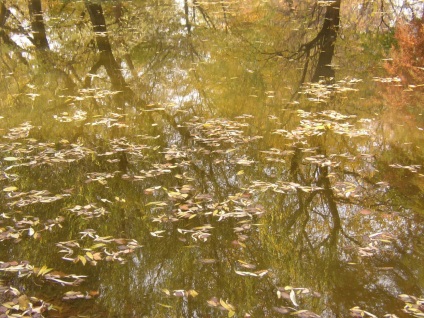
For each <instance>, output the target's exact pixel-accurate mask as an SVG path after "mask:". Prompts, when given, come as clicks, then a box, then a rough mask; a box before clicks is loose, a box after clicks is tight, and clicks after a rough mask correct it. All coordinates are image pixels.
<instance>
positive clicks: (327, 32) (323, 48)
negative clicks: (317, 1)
mask: <svg viewBox="0 0 424 318" xmlns="http://www.w3.org/2000/svg"><path fill="white" fill-rule="evenodd" d="M340 5H341V0H336V1H334V2H333V3H332V4H331V5H329V6H327V8H326V11H325V16H324V22H323V24H322V27H321V30H320V31H319V32H318V34H317V35H316V37H315V38H313V39H312V40H311V41H309V42H308V43H305V44H303V45H302V46H301V47H300V50H299V53H301V54H302V55H304V56H305V57H306V62H305V66H304V70H303V74H302V81H301V83H303V82H304V81H305V77H306V71H307V68H308V64H309V59H310V57H312V56H314V54H313V53H311V52H314V51H318V62H317V66H316V68H315V71H314V73H313V75H312V82H317V81H319V80H320V78H327V79H328V78H334V76H335V72H334V69H333V68H332V67H331V62H332V59H333V56H334V45H335V43H336V40H337V32H338V30H339V25H340Z"/></svg>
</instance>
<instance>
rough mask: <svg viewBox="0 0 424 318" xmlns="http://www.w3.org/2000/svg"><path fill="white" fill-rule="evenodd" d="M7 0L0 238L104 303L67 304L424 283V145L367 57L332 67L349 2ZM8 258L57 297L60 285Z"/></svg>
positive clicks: (353, 298)
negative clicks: (372, 102)
mask: <svg viewBox="0 0 424 318" xmlns="http://www.w3.org/2000/svg"><path fill="white" fill-rule="evenodd" d="M1 4H2V6H1V13H0V17H1V19H0V22H1V27H2V29H1V39H2V41H3V43H4V44H5V45H4V46H3V47H4V49H3V47H2V64H1V72H2V75H4V78H6V79H7V81H6V82H2V83H1V84H0V85H1V86H0V88H1V91H2V92H3V93H4V96H6V97H5V100H3V101H2V102H1V105H0V106H1V109H2V111H3V112H4V113H2V116H3V115H4V117H7V120H3V119H2V121H1V122H0V123H1V125H2V126H1V128H2V129H3V132H4V138H3V141H2V143H1V144H0V150H1V154H2V171H1V176H0V181H1V182H2V183H3V188H2V189H3V191H2V196H1V197H0V200H1V203H2V206H3V207H4V213H3V214H2V215H1V218H0V225H1V231H0V234H1V236H0V237H1V238H2V240H3V241H2V242H1V243H2V245H1V246H0V249H1V251H2V255H4V256H3V257H5V258H8V259H7V260H6V259H5V261H13V260H15V259H16V260H19V261H21V260H24V259H28V260H29V261H30V262H31V264H34V266H36V267H38V268H40V267H42V266H44V265H46V266H47V267H49V268H55V269H57V270H60V271H63V272H66V273H76V274H84V275H87V276H88V277H87V278H85V280H84V282H82V284H81V285H80V286H71V287H72V288H73V289H78V290H81V291H82V293H83V294H84V293H88V294H90V292H91V294H96V293H97V291H98V292H99V296H98V298H96V299H95V300H93V299H90V300H88V299H84V301H85V300H87V301H90V304H94V303H95V304H96V306H92V308H87V307H88V306H87V307H84V306H81V307H79V306H80V305H81V304H78V303H76V304H75V308H72V309H73V310H74V311H76V312H78V313H79V314H81V315H83V314H87V315H92V316H96V315H97V316H102V317H113V316H119V317H142V316H149V317H165V316H169V317H206V316H210V317H221V316H222V315H226V316H228V315H230V316H231V315H232V313H233V310H232V309H231V308H232V306H234V307H235V313H236V315H237V316H240V317H243V316H246V317H248V316H249V315H250V316H254V317H263V316H264V317H275V316H276V315H279V314H280V313H281V312H284V310H287V313H288V314H290V313H293V312H295V311H296V310H295V309H294V308H295V307H296V308H297V309H299V310H307V311H308V315H309V316H311V317H315V316H316V315H317V314H319V315H321V316H323V317H336V316H346V315H348V313H349V309H350V308H352V307H354V306H361V307H364V308H366V309H367V310H368V311H369V312H372V313H375V314H376V315H379V316H382V315H384V314H386V313H396V314H398V315H399V316H401V315H402V312H401V311H400V309H401V308H402V306H403V303H402V302H397V301H396V296H397V295H398V294H401V293H410V294H413V295H419V294H420V286H422V277H423V275H422V268H421V267H420V266H418V265H417V264H420V263H421V262H422V259H423V251H422V239H421V237H422V234H423V225H422V222H421V221H422V216H420V213H421V212H420V209H421V205H418V204H411V201H412V200H411V198H412V197H414V198H418V199H419V198H422V192H423V191H422V187H420V185H421V184H422V183H421V182H420V181H419V180H421V179H420V176H419V173H420V172H421V170H419V168H417V167H415V168H414V167H411V166H412V165H414V164H415V165H416V163H417V162H419V161H420V160H421V156H420V155H419V153H417V151H410V152H403V151H402V152H400V151H397V150H398V148H395V145H396V143H397V142H399V140H401V137H400V136H393V137H392V141H393V142H392V141H391V140H386V139H385V138H386V136H387V135H385V134H384V133H380V131H379V129H380V127H381V126H379V124H380V121H379V120H378V119H373V118H366V116H370V114H372V111H371V110H368V109H366V110H364V111H363V112H361V110H358V109H355V108H358V107H357V105H358V103H359V102H358V101H362V100H363V98H365V97H368V96H369V95H370V94H371V93H370V91H371V90H372V89H373V88H374V86H373V85H372V84H370V83H371V82H369V81H367V78H366V77H365V76H364V84H358V81H354V80H352V79H343V80H336V79H335V77H336V76H335V75H336V74H335V71H334V68H333V67H332V66H331V64H332V63H333V61H334V58H335V41H336V39H337V36H338V32H339V31H340V18H341V16H340V15H341V14H342V12H341V11H340V4H341V1H332V2H331V4H330V5H328V6H325V7H321V8H318V7H317V10H318V9H320V10H318V11H319V12H320V14H318V15H315V16H313V18H311V16H310V15H311V12H310V11H303V9H304V8H306V7H308V5H309V2H308V3H298V2H297V1H287V2H281V1H276V2H270V3H263V2H256V1H251V2H242V3H238V2H231V3H227V2H223V1H220V2H204V1H203V2H198V1H193V2H190V1H181V2H175V1H160V2H158V1H143V2H125V1H114V2H110V3H108V2H103V3H99V2H91V1H84V2H82V3H81V2H80V3H78V2H66V3H49V4H47V3H46V2H42V1H36V0H31V1H29V2H25V1H18V2H16V3H15V4H14V5H10V4H9V2H1ZM17 8H18V9H19V8H22V10H18V9H17ZM24 8H28V11H27V12H26V11H25V10H26V9H25V10H24ZM43 8H44V10H43ZM285 14H287V17H286V16H285ZM288 14H290V15H288ZM11 15H14V16H16V17H17V18H16V19H15V18H12V16H11ZM196 15H197V16H196ZM300 18H301V19H300ZM315 18H317V19H315ZM304 21H306V22H304ZM25 24H26V25H27V28H26V29H22V25H25ZM305 26H306V27H305ZM312 26H313V27H315V28H317V29H316V30H309V27H312ZM28 30H30V31H28ZM298 35H301V36H299V37H298ZM17 36H18V37H17ZM364 36H365V35H364ZM18 38H19V40H18ZM24 39H29V40H28V41H29V42H31V43H32V45H31V44H30V43H28V42H27V40H24ZM282 44H284V45H286V46H287V51H282V50H281V52H280V53H279V54H275V53H272V54H267V55H266V58H265V59H264V58H263V57H264V54H263V53H262V52H273V50H277V49H278V46H279V45H282ZM359 44H361V43H359ZM359 44H357V45H358V46H359ZM299 47H300V48H301V50H300V51H298V50H296V49H297V48H299ZM353 49H354V48H352V50H353ZM356 49H357V48H356ZM293 54H295V55H294V56H293ZM269 55H271V56H272V57H273V58H271V59H268V57H269ZM289 56H292V57H297V58H298V59H293V60H291V61H289V60H288V59H287V60H283V61H282V60H281V59H280V58H281V57H289ZM274 57H278V59H277V58H275V59H274ZM343 58H344V55H342V56H341V57H340V59H343ZM367 58H368V57H367ZM305 61H307V63H310V64H306V65H305V64H304V63H305ZM314 63H315V64H314ZM351 63H352V64H353V65H355V66H356V65H357V64H355V63H356V62H355V61H352V62H351ZM370 63H371V62H370ZM358 64H360V62H358ZM311 65H314V67H310V66H311ZM283 71H284V72H283ZM343 72H346V71H345V70H341V71H340V74H343ZM307 73H308V74H307ZM282 74H284V76H282ZM349 75H355V76H358V77H360V76H363V75H364V74H363V73H358V74H349ZM337 76H338V77H340V76H341V75H339V72H338V74H337ZM309 77H310V79H311V80H312V81H313V82H315V83H311V84H306V83H304V84H305V85H303V86H302V88H301V90H300V93H302V94H299V95H298V96H297V97H296V98H297V100H296V101H294V100H292V99H291V98H292V94H293V92H294V90H295V87H296V85H297V83H299V80H300V81H301V82H302V83H303V82H306V81H307V79H308V78H309ZM321 78H326V79H328V78H332V79H331V80H327V81H324V82H321V83H319V80H320V79H321ZM365 86H366V89H365V88H364V87H365ZM18 105H19V107H18ZM93 105H94V106H95V107H93ZM334 109H337V112H336V111H335V110H334ZM353 113H354V114H357V115H356V116H354V115H351V114H353ZM364 114H366V115H364ZM373 116H374V115H373ZM375 116H376V115H375ZM29 120H30V121H31V123H29V122H28V121H29ZM22 123H24V124H22ZM417 140H418V141H419V140H421V139H418V138H415V137H414V138H412V137H411V140H409V141H410V142H412V143H413V146H416V145H417V144H418V142H417ZM403 147H404V148H402V149H405V146H403ZM411 147H412V146H411ZM411 149H412V148H411ZM398 161H399V162H401V163H402V165H401V167H399V166H395V167H392V168H393V169H402V170H393V169H391V170H390V169H389V168H390V165H393V163H397V162H398ZM408 167H409V170H408ZM414 169H415V172H414V171H412V170H414ZM405 170H406V171H405ZM399 171H402V172H399ZM396 172H399V173H396ZM405 176H406V177H407V178H408V180H405V179H407V178H405ZM411 176H412V177H411ZM409 177H411V178H409ZM387 182H388V183H389V184H390V185H387ZM42 190H46V191H47V190H48V191H49V194H48V195H47V194H46V192H43V191H42ZM31 191H35V193H34V192H31ZM417 193H418V194H417ZM37 195H38V196H37ZM418 199H417V200H416V202H418ZM31 200H33V201H31ZM49 200H50V201H49ZM53 200H54V201H53ZM26 203H28V204H26ZM93 205H94V206H96V207H101V208H103V209H104V210H101V211H107V213H106V212H105V213H104V214H103V215H101V214H99V215H94V213H92V212H91V211H92V210H93V209H92V207H93ZM76 206H78V207H79V208H75V207H76ZM84 209H85V210H84ZM81 210H84V211H85V212H86V213H85V214H84V213H81V214H78V213H75V211H81ZM90 213H91V214H90ZM59 216H61V218H59V220H60V221H61V222H58V221H57V218H58V217H59ZM15 227H16V229H15ZM30 227H31V228H30ZM87 229H93V230H95V233H96V235H98V236H99V237H102V239H103V240H104V241H107V240H112V241H113V242H124V243H126V242H127V241H126V240H129V239H134V240H136V241H137V242H138V243H139V244H140V245H142V247H140V248H134V250H132V249H131V248H128V246H127V245H126V244H124V243H122V244H121V243H119V245H118V244H117V245H118V246H117V249H118V250H119V251H121V252H122V255H121V254H120V255H121V256H122V257H123V259H124V261H126V263H125V264H121V262H120V261H117V260H116V259H115V260H114V261H112V260H113V255H115V254H114V250H112V248H111V247H110V245H108V244H109V243H108V244H106V243H103V244H105V245H104V246H103V245H101V246H96V244H93V242H92V241H93V239H92V238H90V237H87V234H86V233H93V232H89V231H87ZM12 230H16V231H15V232H13V231H12ZM10 233H11V235H9V234H10ZM36 233H38V234H37V235H35V234H36ZM93 235H94V234H93ZM115 240H117V241H115ZM58 242H73V244H74V246H73V248H74V249H73V251H74V253H73V254H70V255H68V254H66V255H67V257H65V259H62V258H61V257H62V256H63V254H64V252H63V251H62V252H60V249H61V248H63V246H64V243H62V244H61V245H60V246H62V247H60V246H57V245H56V243H58ZM75 242H77V243H78V244H80V246H79V247H78V246H76V245H75ZM69 244H72V243H69ZM93 246H95V247H93ZM96 251H97V253H100V254H98V255H97V260H95V259H94V256H93V254H95V252H96ZM65 252H69V251H68V250H65ZM102 253H103V254H102ZM90 255H91V256H93V257H90ZM108 256H110V257H108ZM0 261H3V260H0ZM93 261H96V262H93ZM90 264H96V266H92V265H90ZM5 266H6V265H5ZM38 273H39V272H38ZM9 274H10V273H8V274H5V275H4V277H6V279H7V282H10V283H13V285H14V286H17V287H21V289H22V290H28V291H31V292H38V291H39V292H40V294H41V295H40V296H43V297H44V296H48V297H51V299H53V300H52V301H53V302H54V303H55V304H58V305H63V303H64V301H62V297H63V293H64V291H65V290H66V291H68V289H64V288H63V287H62V286H56V285H54V286H51V287H48V288H47V287H46V286H47V283H46V281H45V280H43V279H44V278H43V276H42V275H39V276H37V274H35V275H33V276H32V277H31V279H33V280H30V279H29V280H24V279H18V278H16V277H15V276H13V275H9ZM2 275H3V274H2ZM2 277H3V276H2ZM37 284H39V285H40V286H41V287H38V286H37ZM71 287H69V290H70V289H71ZM66 288H68V287H66ZM292 291H293V293H292ZM293 295H294V296H293ZM230 305H231V306H230ZM297 305H298V306H297ZM70 307H72V305H71V306H70ZM68 313H69V311H68V312H64V313H62V314H58V315H62V316H66V315H68V316H70V315H69V314H68ZM302 313H305V312H302ZM313 313H316V314H315V315H314V314H313ZM72 314H74V312H72ZM296 315H298V314H296ZM304 315H306V314H304Z"/></svg>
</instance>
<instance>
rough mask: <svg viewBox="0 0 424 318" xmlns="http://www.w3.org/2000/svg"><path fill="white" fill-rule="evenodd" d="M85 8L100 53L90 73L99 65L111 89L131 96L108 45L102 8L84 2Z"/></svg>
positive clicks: (98, 5)
mask: <svg viewBox="0 0 424 318" xmlns="http://www.w3.org/2000/svg"><path fill="white" fill-rule="evenodd" d="M85 6H86V8H87V11H88V13H89V15H90V20H91V23H92V25H93V31H94V34H95V39H96V44H97V48H98V50H99V51H100V57H99V61H98V62H97V63H96V65H95V67H93V68H92V70H91V71H97V69H98V68H99V67H98V66H99V65H102V66H104V67H105V69H106V73H107V74H108V75H109V78H110V81H111V83H112V88H113V89H114V90H118V91H124V92H125V93H129V94H131V95H132V94H133V92H132V91H131V90H130V89H129V88H128V86H127V83H126V82H125V79H124V77H123V75H122V73H121V70H120V66H119V64H118V63H117V62H116V59H115V57H114V56H113V52H112V46H111V45H110V42H109V37H108V35H107V28H106V20H105V17H104V15H103V9H102V6H101V5H100V4H95V3H91V2H88V1H86V2H85ZM87 83H89V82H88V81H87V80H86V84H87Z"/></svg>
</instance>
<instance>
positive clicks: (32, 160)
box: [0, 139, 93, 171]
mask: <svg viewBox="0 0 424 318" xmlns="http://www.w3.org/2000/svg"><path fill="white" fill-rule="evenodd" d="M26 141H27V143H26V144H24V143H20V142H19V143H18V142H16V143H12V144H7V145H5V144H0V150H2V151H4V152H8V153H13V156H7V157H4V158H3V160H4V161H6V162H10V163H11V165H10V166H8V167H6V168H5V169H4V170H5V171H8V170H10V169H13V168H17V167H37V166H41V165H54V164H58V163H71V162H75V161H78V160H81V159H83V158H85V157H86V156H87V155H89V154H91V153H93V151H91V150H89V149H87V148H85V147H83V146H82V145H81V144H71V143H69V142H68V141H67V140H61V141H59V142H58V143H43V142H38V143H37V141H36V140H35V139H27V140H26Z"/></svg>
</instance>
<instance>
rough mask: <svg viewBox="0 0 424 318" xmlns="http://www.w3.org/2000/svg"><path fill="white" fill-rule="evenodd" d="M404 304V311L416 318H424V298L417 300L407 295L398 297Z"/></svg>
mask: <svg viewBox="0 0 424 318" xmlns="http://www.w3.org/2000/svg"><path fill="white" fill-rule="evenodd" d="M398 297H399V298H400V299H401V300H402V301H403V302H404V303H405V307H404V308H403V311H404V312H405V313H407V314H410V315H412V316H414V317H424V298H423V297H421V298H417V297H415V296H410V295H406V294H401V295H399V296H398Z"/></svg>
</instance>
